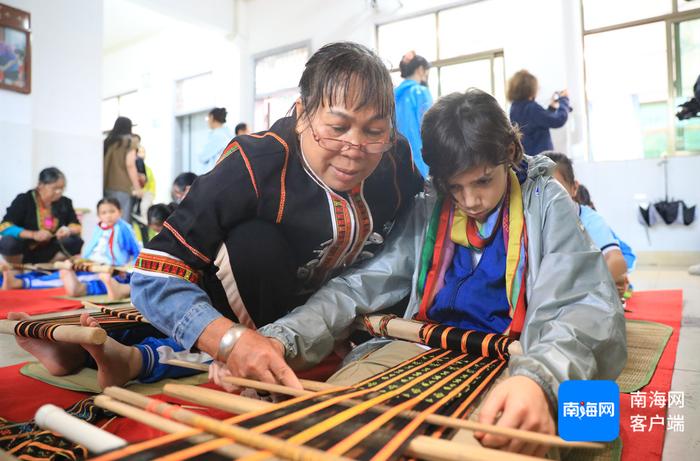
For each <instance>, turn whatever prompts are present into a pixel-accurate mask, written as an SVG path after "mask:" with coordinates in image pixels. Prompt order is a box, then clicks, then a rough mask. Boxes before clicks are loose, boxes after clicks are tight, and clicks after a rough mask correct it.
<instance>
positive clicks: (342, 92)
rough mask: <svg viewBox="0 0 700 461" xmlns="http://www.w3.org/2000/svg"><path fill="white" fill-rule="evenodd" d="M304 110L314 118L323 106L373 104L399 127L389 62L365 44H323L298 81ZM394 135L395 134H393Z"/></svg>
mask: <svg viewBox="0 0 700 461" xmlns="http://www.w3.org/2000/svg"><path fill="white" fill-rule="evenodd" d="M299 92H300V94H301V102H302V104H303V105H304V109H303V110H304V113H303V114H300V115H306V116H307V117H308V118H309V119H311V118H312V117H313V116H314V114H315V113H316V111H317V110H318V109H319V108H320V107H322V106H325V107H331V106H336V105H342V106H345V107H347V108H352V109H354V110H359V109H362V108H364V107H367V106H370V107H373V108H374V109H376V111H377V116H379V117H382V118H387V119H389V121H390V122H391V127H392V133H393V130H394V128H395V127H396V111H395V107H394V87H393V84H392V82H391V76H390V75H389V70H388V69H387V68H386V65H384V63H383V62H382V60H381V59H379V57H378V56H377V55H376V54H374V52H372V50H370V49H369V48H367V47H366V46H364V45H360V44H357V43H353V42H336V43H330V44H328V45H325V46H323V47H321V48H320V49H319V50H318V51H316V52H315V53H314V54H313V56H311V58H309V60H308V61H307V62H306V66H305V67H304V73H303V74H302V75H301V80H300V81H299ZM392 137H393V136H392Z"/></svg>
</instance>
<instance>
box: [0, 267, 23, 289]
mask: <svg viewBox="0 0 700 461" xmlns="http://www.w3.org/2000/svg"><path fill="white" fill-rule="evenodd" d="M17 274H19V272H17V271H13V270H12V269H10V268H9V267H8V266H5V267H3V271H2V289H3V290H18V289H20V288H22V287H23V285H22V281H21V280H20V279H18V278H16V277H15V276H16V275H17Z"/></svg>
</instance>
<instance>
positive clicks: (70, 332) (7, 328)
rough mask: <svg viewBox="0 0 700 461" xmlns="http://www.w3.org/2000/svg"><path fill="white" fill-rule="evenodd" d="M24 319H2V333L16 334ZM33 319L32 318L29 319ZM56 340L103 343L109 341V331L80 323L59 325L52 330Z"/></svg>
mask: <svg viewBox="0 0 700 461" xmlns="http://www.w3.org/2000/svg"><path fill="white" fill-rule="evenodd" d="M23 321H24V320H0V334H7V335H16V334H15V327H16V326H17V324H18V323H20V322H23ZM29 321H31V320H29ZM51 334H52V337H53V339H54V340H55V341H56V342H63V343H72V344H94V345H97V346H99V345H102V344H104V343H105V341H107V332H106V331H105V330H103V329H102V328H97V327H82V326H78V325H58V326H56V327H55V328H53V330H52V333H51Z"/></svg>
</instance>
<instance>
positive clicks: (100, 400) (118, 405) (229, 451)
mask: <svg viewBox="0 0 700 461" xmlns="http://www.w3.org/2000/svg"><path fill="white" fill-rule="evenodd" d="M95 405H97V406H98V407H102V408H104V409H106V410H109V411H111V412H112V413H116V414H118V415H121V416H124V417H127V418H130V419H133V420H134V421H138V422H140V423H143V424H146V425H148V426H151V427H153V428H155V429H158V430H161V431H163V432H167V433H170V434H173V433H176V432H185V431H193V429H192V427H191V426H188V425H186V424H181V423H178V422H176V421H173V420H170V419H167V418H163V417H162V416H158V415H156V414H154V413H150V412H148V411H145V410H142V409H140V408H136V407H134V406H131V405H129V404H126V403H123V402H120V401H118V400H114V399H113V398H111V397H109V396H106V395H98V396H97V397H95ZM193 432H197V433H193V435H192V436H190V437H187V440H188V441H189V442H191V443H193V444H200V443H204V442H208V441H210V440H213V439H214V438H215V436H213V435H211V434H207V433H201V432H200V431H199V430H194V431H193ZM214 451H216V452H217V453H220V454H222V455H224V456H230V457H231V458H240V457H243V456H248V455H251V454H254V453H255V452H256V450H254V449H252V448H248V447H246V446H243V445H239V444H236V443H234V442H233V441H231V443H230V444H227V445H223V446H221V447H218V448H217V449H216V450H214Z"/></svg>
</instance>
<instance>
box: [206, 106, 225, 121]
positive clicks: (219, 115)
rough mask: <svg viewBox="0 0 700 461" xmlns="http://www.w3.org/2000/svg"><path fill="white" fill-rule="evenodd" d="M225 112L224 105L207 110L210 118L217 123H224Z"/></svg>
mask: <svg viewBox="0 0 700 461" xmlns="http://www.w3.org/2000/svg"><path fill="white" fill-rule="evenodd" d="M226 114H228V112H226V108H225V107H215V108H213V109H212V110H210V111H209V115H211V118H213V119H214V120H216V121H217V122H219V123H226Z"/></svg>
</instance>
